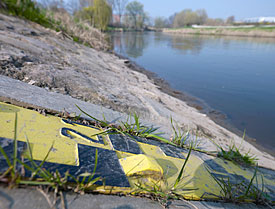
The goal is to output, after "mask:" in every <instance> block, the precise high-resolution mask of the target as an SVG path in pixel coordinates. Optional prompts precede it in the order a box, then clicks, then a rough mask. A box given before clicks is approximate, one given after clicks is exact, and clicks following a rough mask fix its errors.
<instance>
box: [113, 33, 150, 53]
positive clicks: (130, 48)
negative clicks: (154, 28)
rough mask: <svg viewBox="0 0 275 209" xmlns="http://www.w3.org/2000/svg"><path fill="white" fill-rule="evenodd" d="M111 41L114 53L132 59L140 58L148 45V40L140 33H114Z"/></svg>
mask: <svg viewBox="0 0 275 209" xmlns="http://www.w3.org/2000/svg"><path fill="white" fill-rule="evenodd" d="M112 39H113V48H114V50H115V51H116V52H118V53H119V54H122V55H127V56H129V57H133V58H138V57H140V56H142V55H143V51H144V50H145V49H146V48H147V46H148V45H149V40H148V39H147V38H146V37H145V36H144V35H143V33H142V32H125V33H114V34H113V35H112Z"/></svg>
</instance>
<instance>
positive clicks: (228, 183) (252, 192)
mask: <svg viewBox="0 0 275 209" xmlns="http://www.w3.org/2000/svg"><path fill="white" fill-rule="evenodd" d="M207 170H208V172H209V173H210V175H211V176H212V177H213V179H214V180H215V181H216V183H217V184H218V185H219V187H220V188H221V192H220V196H216V195H214V194H211V195H214V196H216V197H218V198H220V199H222V200H224V201H226V202H233V203H241V202H253V203H255V204H261V205H266V206H268V207H269V206H270V204H271V203H272V201H271V198H270V197H269V195H268V194H267V193H266V189H265V186H264V180H263V176H262V175H261V183H262V184H261V185H262V186H261V188H260V187H259V183H258V175H257V172H258V166H256V168H255V171H254V174H253V176H252V178H251V179H250V182H249V183H248V182H247V181H245V180H243V181H241V182H232V180H230V178H229V177H227V178H219V177H217V176H215V175H214V174H213V173H211V172H210V170H209V168H207ZM254 183H256V185H254ZM270 208H272V207H271V206H270Z"/></svg>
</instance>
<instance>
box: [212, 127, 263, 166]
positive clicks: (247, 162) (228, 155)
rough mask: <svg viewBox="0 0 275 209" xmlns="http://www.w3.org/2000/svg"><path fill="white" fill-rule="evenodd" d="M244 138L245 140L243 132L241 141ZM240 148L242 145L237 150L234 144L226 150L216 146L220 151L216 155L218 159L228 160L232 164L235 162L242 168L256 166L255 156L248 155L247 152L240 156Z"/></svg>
mask: <svg viewBox="0 0 275 209" xmlns="http://www.w3.org/2000/svg"><path fill="white" fill-rule="evenodd" d="M244 138H245V131H244V134H243V139H242V140H244ZM217 146H218V145H217ZM241 146H242V144H241V145H240V147H239V148H238V147H237V146H236V145H235V144H232V145H230V146H229V148H228V150H225V149H223V148H222V147H221V146H218V147H219V149H220V151H219V153H218V157H222V158H224V159H226V160H230V161H232V162H235V163H237V164H239V165H243V166H256V164H257V160H258V159H257V158H256V156H253V155H250V154H249V152H247V153H245V154H242V153H241V152H240V148H241Z"/></svg>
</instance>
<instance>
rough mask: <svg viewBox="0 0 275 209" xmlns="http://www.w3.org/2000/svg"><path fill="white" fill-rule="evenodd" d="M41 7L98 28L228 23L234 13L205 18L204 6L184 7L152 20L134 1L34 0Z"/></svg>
mask: <svg viewBox="0 0 275 209" xmlns="http://www.w3.org/2000/svg"><path fill="white" fill-rule="evenodd" d="M37 1H39V2H40V3H41V5H42V6H43V7H55V8H58V7H62V8H66V10H68V11H69V12H70V13H71V14H72V15H73V16H74V17H75V19H76V21H78V20H81V21H84V22H87V23H89V24H91V25H92V26H94V27H96V28H99V29H100V30H102V31H105V30H107V27H108V26H113V27H124V28H131V29H135V30H140V29H144V28H146V27H148V26H152V27H155V28H180V27H186V26H191V25H225V24H232V23H233V22H234V20H235V18H234V16H230V17H228V18H227V20H226V21H224V20H223V19H219V18H216V19H212V18H209V17H208V15H207V12H206V11H205V10H204V9H199V10H196V11H192V10H191V9H185V10H182V11H181V12H178V13H175V14H173V15H171V16H170V17H168V18H165V17H157V18H155V19H154V21H153V20H152V18H150V16H149V15H148V13H146V12H145V11H144V6H143V4H141V3H140V2H138V1H130V2H129V1H128V0H66V2H65V0H37Z"/></svg>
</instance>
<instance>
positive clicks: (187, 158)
mask: <svg viewBox="0 0 275 209" xmlns="http://www.w3.org/2000/svg"><path fill="white" fill-rule="evenodd" d="M191 151H192V144H191V146H190V149H189V152H188V154H187V157H186V159H185V161H184V164H183V166H182V168H181V170H180V173H179V175H178V177H177V180H176V182H175V184H174V186H173V188H174V189H175V188H176V187H177V185H178V183H179V182H180V180H181V177H182V175H183V170H184V168H185V166H186V165H187V162H188V160H189V157H190V155H191Z"/></svg>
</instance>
